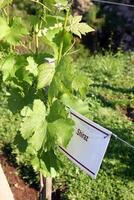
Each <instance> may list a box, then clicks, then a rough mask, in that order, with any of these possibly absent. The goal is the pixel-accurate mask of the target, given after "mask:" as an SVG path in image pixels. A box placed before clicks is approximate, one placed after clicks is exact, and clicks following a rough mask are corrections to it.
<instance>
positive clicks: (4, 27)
mask: <svg viewBox="0 0 134 200" xmlns="http://www.w3.org/2000/svg"><path fill="white" fill-rule="evenodd" d="M0 30H1V31H0V40H1V39H3V38H4V37H5V36H6V35H7V34H8V33H9V31H10V28H9V26H8V24H7V22H6V20H5V19H4V18H3V17H0Z"/></svg>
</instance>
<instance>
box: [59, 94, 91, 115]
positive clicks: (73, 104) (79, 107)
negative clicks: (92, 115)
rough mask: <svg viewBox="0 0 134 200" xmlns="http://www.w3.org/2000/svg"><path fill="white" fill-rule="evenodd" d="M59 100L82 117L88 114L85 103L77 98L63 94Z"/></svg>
mask: <svg viewBox="0 0 134 200" xmlns="http://www.w3.org/2000/svg"><path fill="white" fill-rule="evenodd" d="M61 99H62V102H63V103H64V104H65V105H66V106H69V107H70V108H72V109H74V110H76V111H77V112H79V113H81V114H82V115H87V114H88V111H89V107H88V103H87V102H85V101H82V100H81V99H78V98H77V97H74V96H71V95H68V94H64V95H63V96H62V98H61Z"/></svg>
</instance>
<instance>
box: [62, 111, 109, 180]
mask: <svg viewBox="0 0 134 200" xmlns="http://www.w3.org/2000/svg"><path fill="white" fill-rule="evenodd" d="M70 116H71V118H72V119H73V120H74V122H75V130H74V134H73V137H72V138H71V141H70V142H69V144H68V146H67V148H66V149H65V148H63V147H60V149H61V151H62V152H63V153H64V154H65V155H66V156H67V157H68V158H69V159H70V160H72V161H73V162H74V163H75V164H76V165H78V166H79V167H80V168H81V169H82V170H84V171H85V172H86V173H87V174H88V175H90V176H91V177H92V178H96V176H97V174H98V171H99V169H100V166H101V163H102V160H103V157H104V154H105V152H106V149H107V146H108V144H109V141H110V138H111V135H112V132H110V131H109V130H107V129H105V128H103V127H102V126H100V125H98V124H96V123H94V122H92V121H91V120H89V119H87V118H86V117H84V116H82V115H80V114H79V113H77V112H75V111H73V110H71V111H70Z"/></svg>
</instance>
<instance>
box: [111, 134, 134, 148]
mask: <svg viewBox="0 0 134 200" xmlns="http://www.w3.org/2000/svg"><path fill="white" fill-rule="evenodd" d="M112 136H114V137H115V138H116V139H117V140H119V141H121V142H123V143H124V144H126V145H127V146H129V147H130V148H132V149H134V145H131V144H130V143H128V142H126V141H125V140H123V139H122V138H120V137H119V136H117V135H116V134H114V133H112Z"/></svg>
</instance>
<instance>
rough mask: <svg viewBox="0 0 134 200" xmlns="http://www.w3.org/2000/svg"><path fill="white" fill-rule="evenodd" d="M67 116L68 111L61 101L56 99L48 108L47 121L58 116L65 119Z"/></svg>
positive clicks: (51, 120)
mask: <svg viewBox="0 0 134 200" xmlns="http://www.w3.org/2000/svg"><path fill="white" fill-rule="evenodd" d="M67 116H68V112H67V110H66V107H65V105H64V104H63V103H62V102H61V101H59V100H56V101H54V102H53V104H52V106H51V108H50V113H49V115H48V117H47V121H48V122H53V121H55V120H57V119H60V118H63V119H66V118H67Z"/></svg>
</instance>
